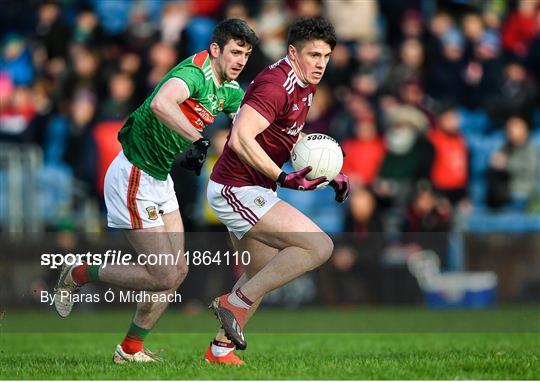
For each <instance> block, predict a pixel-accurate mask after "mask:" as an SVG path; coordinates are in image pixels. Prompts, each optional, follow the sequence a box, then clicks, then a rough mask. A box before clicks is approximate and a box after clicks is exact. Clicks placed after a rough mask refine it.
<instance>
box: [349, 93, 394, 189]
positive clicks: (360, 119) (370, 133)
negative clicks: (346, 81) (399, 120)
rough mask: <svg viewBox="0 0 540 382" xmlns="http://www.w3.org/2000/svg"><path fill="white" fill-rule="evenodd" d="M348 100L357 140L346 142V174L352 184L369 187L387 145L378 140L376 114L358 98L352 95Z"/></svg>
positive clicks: (380, 139) (379, 138)
mask: <svg viewBox="0 0 540 382" xmlns="http://www.w3.org/2000/svg"><path fill="white" fill-rule="evenodd" d="M348 98H349V100H348V104H349V105H350V106H349V110H350V112H351V116H352V118H353V124H354V126H353V128H354V134H355V136H354V138H352V139H347V140H345V141H344V142H343V144H342V147H343V151H345V153H346V154H347V155H346V157H345V158H344V162H343V172H344V173H346V174H348V175H349V177H350V178H351V181H353V182H356V183H358V184H360V185H364V186H370V185H371V184H372V183H373V181H374V180H375V177H376V176H377V173H378V171H379V167H380V165H381V162H382V160H383V158H384V154H385V147H384V141H383V140H382V138H381V137H380V136H379V133H378V131H377V125H376V120H375V113H374V112H373V110H372V109H371V108H370V107H369V105H368V104H367V103H366V102H365V101H363V100H362V98H361V97H360V96H358V95H355V94H351V95H350V96H349V97H348Z"/></svg>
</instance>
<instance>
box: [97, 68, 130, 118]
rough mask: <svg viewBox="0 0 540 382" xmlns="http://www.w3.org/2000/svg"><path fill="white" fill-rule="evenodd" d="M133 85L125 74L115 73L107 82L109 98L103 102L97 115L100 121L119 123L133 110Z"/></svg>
mask: <svg viewBox="0 0 540 382" xmlns="http://www.w3.org/2000/svg"><path fill="white" fill-rule="evenodd" d="M134 91H135V84H134V82H133V79H132V78H131V77H130V76H129V75H128V74H126V73H116V74H114V75H113V76H112V77H111V79H110V80H109V96H108V97H107V98H106V99H105V101H103V103H102V105H101V110H100V113H99V119H100V120H107V121H120V120H123V119H125V118H127V116H128V115H129V113H131V112H132V111H133V110H134V109H135V106H136V105H135V104H134V103H133V93H134Z"/></svg>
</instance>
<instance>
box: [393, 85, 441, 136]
mask: <svg viewBox="0 0 540 382" xmlns="http://www.w3.org/2000/svg"><path fill="white" fill-rule="evenodd" d="M399 101H401V103H402V104H403V105H409V106H413V107H415V108H417V109H418V110H420V111H421V112H422V113H424V115H425V117H426V118H427V119H428V122H429V125H430V126H433V125H434V124H435V113H434V110H436V109H437V102H436V101H435V100H434V99H433V98H431V97H429V96H428V95H426V94H425V92H424V89H423V88H422V85H421V84H420V82H419V81H418V79H416V78H411V79H408V80H407V81H405V82H403V83H402V84H401V86H400V88H399Z"/></svg>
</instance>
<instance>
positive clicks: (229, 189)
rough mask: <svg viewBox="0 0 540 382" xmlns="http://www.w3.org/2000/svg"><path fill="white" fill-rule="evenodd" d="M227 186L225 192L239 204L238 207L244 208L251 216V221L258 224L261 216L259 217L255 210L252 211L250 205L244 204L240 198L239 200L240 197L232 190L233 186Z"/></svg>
mask: <svg viewBox="0 0 540 382" xmlns="http://www.w3.org/2000/svg"><path fill="white" fill-rule="evenodd" d="M226 187H227V190H225V192H226V193H228V194H229V195H230V197H231V200H232V201H233V202H234V203H235V204H236V205H237V206H238V209H240V210H242V211H243V212H244V213H245V214H246V215H247V216H249V218H250V219H251V221H253V222H254V223H253V225H255V224H257V222H258V221H259V218H258V217H257V215H255V214H254V213H253V211H251V210H250V209H249V208H248V207H246V206H244V205H243V204H242V203H241V202H240V200H238V198H237V197H236V195H235V194H234V192H233V191H232V186H226Z"/></svg>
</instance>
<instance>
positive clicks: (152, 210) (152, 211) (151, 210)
mask: <svg viewBox="0 0 540 382" xmlns="http://www.w3.org/2000/svg"><path fill="white" fill-rule="evenodd" d="M146 212H147V213H148V219H150V220H156V219H157V218H158V212H157V209H156V206H150V207H146Z"/></svg>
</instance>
